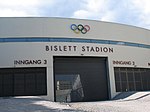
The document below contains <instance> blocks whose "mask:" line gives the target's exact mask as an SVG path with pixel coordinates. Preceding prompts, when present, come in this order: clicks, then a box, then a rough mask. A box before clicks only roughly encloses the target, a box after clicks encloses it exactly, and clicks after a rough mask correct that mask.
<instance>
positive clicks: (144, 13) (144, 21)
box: [130, 0, 150, 28]
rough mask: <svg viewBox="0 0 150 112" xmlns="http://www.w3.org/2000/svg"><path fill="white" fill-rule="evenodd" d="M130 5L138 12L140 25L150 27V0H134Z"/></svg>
mask: <svg viewBox="0 0 150 112" xmlns="http://www.w3.org/2000/svg"><path fill="white" fill-rule="evenodd" d="M130 7H131V9H132V10H134V11H135V12H136V15H137V17H138V18H137V19H138V21H139V23H138V25H139V26H141V27H145V28H150V0H132V2H131V5H130Z"/></svg>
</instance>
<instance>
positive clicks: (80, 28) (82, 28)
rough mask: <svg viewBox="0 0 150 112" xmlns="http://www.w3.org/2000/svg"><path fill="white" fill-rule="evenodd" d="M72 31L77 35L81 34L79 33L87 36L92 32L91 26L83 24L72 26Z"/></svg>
mask: <svg viewBox="0 0 150 112" xmlns="http://www.w3.org/2000/svg"><path fill="white" fill-rule="evenodd" d="M70 29H71V30H72V31H74V32H75V33H76V34H79V33H82V34H86V33H87V32H88V31H89V30H90V26H89V25H84V26H83V25H82V24H79V25H76V24H72V25H71V26H70Z"/></svg>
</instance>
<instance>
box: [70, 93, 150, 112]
mask: <svg viewBox="0 0 150 112" xmlns="http://www.w3.org/2000/svg"><path fill="white" fill-rule="evenodd" d="M71 107H72V108H77V109H80V110H84V111H88V112H150V92H137V93H134V92H133V93H132V92H131V93H124V94H121V95H119V96H118V97H116V100H113V101H103V102H83V103H72V104H71Z"/></svg>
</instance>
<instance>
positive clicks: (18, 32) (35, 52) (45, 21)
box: [0, 18, 150, 100]
mask: <svg viewBox="0 0 150 112" xmlns="http://www.w3.org/2000/svg"><path fill="white" fill-rule="evenodd" d="M73 23H75V24H79V23H80V24H84V25H85V24H88V25H89V26H90V27H91V30H90V31H89V32H88V33H87V34H84V35H83V34H75V33H74V32H73V31H72V30H70V25H71V24H73ZM12 37H13V38H16V37H18V38H21V37H65V38H82V39H84V38H86V39H104V40H116V41H126V42H133V43H141V44H147V45H150V38H149V37H150V31H149V30H145V29H141V28H136V27H132V26H126V25H120V24H113V23H104V22H98V21H85V20H75V19H58V18H0V38H12ZM54 45H57V46H61V47H63V46H77V50H76V51H74V50H71V51H69V50H67V51H46V50H45V46H54ZM82 46H89V47H107V48H109V47H110V48H113V53H112V52H111V53H109V52H93V51H92V52H89V51H84V52H83V51H82V49H81V48H82ZM53 56H92V57H93V56H94V57H108V67H109V77H110V79H109V80H110V87H111V97H114V96H115V95H116V94H117V93H116V92H115V80H114V67H139V68H150V66H148V63H150V49H148V48H139V47H131V46H122V45H111V44H106V45H105V44H96V43H95V44H94V43H73V42H71V43H69V42H9V43H7V42H6V43H5V42H2V43H0V68H10V67H11V68H12V67H47V92H48V95H47V96H46V97H45V98H48V99H50V100H54V81H53V79H54V78H53ZM15 60H41V61H42V64H37V65H36V64H32V65H26V64H24V65H16V64H14V61H15ZM44 60H47V64H44ZM113 61H131V62H134V64H131V65H125V64H122V65H121V64H113Z"/></svg>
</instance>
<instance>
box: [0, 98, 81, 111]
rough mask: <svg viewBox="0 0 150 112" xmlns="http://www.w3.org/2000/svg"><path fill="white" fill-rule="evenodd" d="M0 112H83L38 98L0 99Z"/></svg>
mask: <svg viewBox="0 0 150 112" xmlns="http://www.w3.org/2000/svg"><path fill="white" fill-rule="evenodd" d="M0 112H83V111H77V110H76V109H72V108H71V107H70V106H68V105H67V104H60V103H56V102H50V101H47V100H44V99H41V98H40V97H33V96H28V97H16V98H1V99H0Z"/></svg>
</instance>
